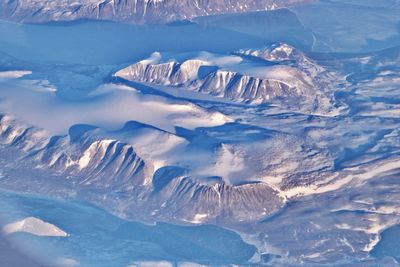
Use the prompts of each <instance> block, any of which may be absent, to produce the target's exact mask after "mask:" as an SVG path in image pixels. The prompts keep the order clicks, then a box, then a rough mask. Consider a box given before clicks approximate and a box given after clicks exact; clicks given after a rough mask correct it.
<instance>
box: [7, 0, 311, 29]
mask: <svg viewBox="0 0 400 267" xmlns="http://www.w3.org/2000/svg"><path fill="white" fill-rule="evenodd" d="M307 2H311V1H310V0H214V1H211V2H210V1H204V0H194V1H193V0H184V1H182V0H128V1H99V0H80V1H70V0H56V1H54V0H53V1H38V0H30V1H6V0H2V1H1V2H0V16H1V17H2V18H5V19H12V20H17V21H24V22H45V21H66V20H78V19H100V20H115V21H128V22H135V23H160V22H161V23H165V22H169V21H174V20H183V19H190V18H192V17H198V16H206V15H215V14H223V13H236V12H249V11H258V10H270V9H276V8H281V7H287V6H291V5H295V4H301V3H307Z"/></svg>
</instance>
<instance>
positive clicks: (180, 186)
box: [0, 115, 284, 223]
mask: <svg viewBox="0 0 400 267" xmlns="http://www.w3.org/2000/svg"><path fill="white" fill-rule="evenodd" d="M135 130H137V131H140V130H141V129H140V128H137V129H135ZM103 134H104V133H101V131H100V130H99V129H97V128H95V127H91V126H88V125H75V126H73V127H71V130H70V132H69V134H68V135H65V136H49V135H48V134H47V133H46V132H45V131H43V130H39V129H37V128H35V127H31V126H29V125H26V124H24V123H21V122H19V121H17V120H14V119H12V118H11V117H9V116H7V115H1V116H0V152H1V153H2V155H3V156H4V158H7V159H8V160H11V162H13V161H14V162H20V161H21V160H23V164H18V163H16V164H15V166H13V164H12V163H10V164H8V165H7V168H10V169H8V171H13V170H15V168H17V169H20V170H22V169H23V168H25V167H26V168H27V169H29V170H35V171H33V173H35V172H36V171H39V172H40V171H43V172H45V173H46V174H47V175H48V176H52V177H53V179H54V177H58V178H57V179H58V180H52V181H53V182H56V183H59V184H64V187H63V189H62V190H63V191H64V192H67V194H83V195H81V197H82V198H83V199H85V200H87V201H91V202H92V203H95V204H97V205H99V206H101V207H104V208H106V209H108V210H110V211H112V212H113V213H121V214H123V215H122V216H127V217H129V216H131V215H132V216H133V217H136V218H141V216H140V215H138V214H137V212H140V213H143V214H144V215H143V218H144V219H146V220H149V214H152V216H153V217H154V218H155V219H157V220H161V219H163V220H169V221H175V220H177V221H180V222H184V221H187V222H190V223H203V222H216V221H220V222H223V223H235V222H236V223H237V222H241V221H255V220H260V219H262V218H264V217H265V216H267V215H269V214H271V213H274V212H275V211H277V210H278V209H279V208H281V207H282V205H283V203H284V199H283V198H282V197H281V196H280V195H279V192H278V191H277V190H275V189H273V188H271V187H270V186H269V185H267V184H265V183H262V182H259V183H247V184H242V185H230V184H227V183H225V182H223V181H222V180H216V181H214V182H213V183H210V182H204V183H203V182H201V181H200V180H197V179H194V178H193V177H191V176H190V173H186V172H185V171H184V170H183V169H182V168H181V167H178V166H165V167H161V168H155V167H154V164H153V162H151V161H147V162H146V161H145V160H144V159H143V158H141V157H140V156H139V155H138V153H137V152H136V151H135V149H134V147H133V146H132V145H130V144H128V143H124V142H122V141H117V140H112V139H106V137H105V136H103ZM10 151H12V152H10ZM33 173H32V174H30V177H29V179H28V180H27V186H29V187H30V189H31V190H33V191H41V190H44V191H46V190H54V191H57V189H55V188H56V187H46V185H45V184H46V183H43V180H42V179H43V178H44V176H41V177H40V178H38V179H39V180H40V182H39V183H38V181H37V180H35V179H36V178H35V175H34V174H33ZM48 183H49V186H50V184H51V183H52V182H51V181H48ZM5 184H7V182H5ZM13 184H14V183H13V181H10V185H11V187H12V186H13ZM3 185H4V183H3ZM38 185H40V186H39V187H38ZM53 185H54V184H53ZM6 187H7V186H6ZM80 192H81V193H80ZM47 193H49V194H51V192H47ZM115 194H117V195H118V197H116V196H115ZM106 199H107V201H105V200H106ZM116 206H119V208H118V209H117V210H116V208H115V207H116ZM121 206H122V207H121ZM178 215H179V216H178Z"/></svg>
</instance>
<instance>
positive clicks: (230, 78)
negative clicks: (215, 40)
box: [115, 43, 343, 114]
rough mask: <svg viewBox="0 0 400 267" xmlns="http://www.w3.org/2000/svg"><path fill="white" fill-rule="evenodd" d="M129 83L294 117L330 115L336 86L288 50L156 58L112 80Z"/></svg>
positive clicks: (329, 77) (331, 76) (317, 68)
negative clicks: (274, 106) (280, 110)
mask: <svg viewBox="0 0 400 267" xmlns="http://www.w3.org/2000/svg"><path fill="white" fill-rule="evenodd" d="M115 76H116V77H120V78H123V79H126V80H129V81H136V82H143V83H149V84H156V85H163V86H173V87H178V88H183V89H188V90H192V91H198V92H201V93H205V94H210V95H213V96H216V97H220V98H227V99H231V100H234V101H238V102H245V103H251V104H263V103H279V104H280V105H283V106H284V107H285V108H287V109H289V110H293V111H300V112H308V113H320V114H335V113H336V112H337V110H335V107H334V105H335V103H334V98H333V96H332V89H331V88H332V87H334V86H335V84H336V83H337V82H338V81H339V80H343V78H339V77H338V76H337V75H335V74H333V73H330V72H328V71H326V70H325V69H324V68H323V67H321V66H319V65H318V64H317V63H316V62H314V61H313V60H311V59H310V58H308V57H307V56H306V55H305V54H304V53H302V52H301V51H299V50H297V49H295V48H294V47H292V46H289V45H288V44H284V43H282V44H277V45H272V46H270V47H265V48H262V49H250V50H239V51H237V52H234V53H233V55H229V56H224V55H215V54H211V53H206V52H202V53H198V54H190V55H187V54H186V55H166V56H163V55H161V54H160V53H158V52H155V53H153V54H152V56H151V57H150V58H148V59H146V60H142V61H140V62H137V63H135V64H132V65H130V66H128V67H126V68H124V69H122V70H120V71H118V72H117V73H116V74H115Z"/></svg>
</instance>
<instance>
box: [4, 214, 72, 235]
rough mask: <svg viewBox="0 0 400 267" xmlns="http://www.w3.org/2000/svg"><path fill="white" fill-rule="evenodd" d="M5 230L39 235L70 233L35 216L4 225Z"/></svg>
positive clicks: (6, 231)
mask: <svg viewBox="0 0 400 267" xmlns="http://www.w3.org/2000/svg"><path fill="white" fill-rule="evenodd" d="M3 232H4V233H6V234H13V233H17V232H25V233H29V234H33V235H37V236H53V237H67V236H68V234H67V233H66V232H64V231H63V230H61V229H60V228H58V227H57V226H55V225H53V224H51V223H48V222H44V221H42V220H41V219H38V218H35V217H27V218H25V219H22V220H20V221H16V222H13V223H10V224H7V225H5V226H4V227H3Z"/></svg>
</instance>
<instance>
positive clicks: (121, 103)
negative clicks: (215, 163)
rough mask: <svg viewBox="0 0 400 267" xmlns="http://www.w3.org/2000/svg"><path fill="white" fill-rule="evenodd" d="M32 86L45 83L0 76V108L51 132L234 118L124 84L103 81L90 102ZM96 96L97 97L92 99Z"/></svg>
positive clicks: (167, 127)
mask: <svg viewBox="0 0 400 267" xmlns="http://www.w3.org/2000/svg"><path fill="white" fill-rule="evenodd" d="M32 88H39V89H40V88H42V86H41V85H40V84H37V83H35V82H32V81H27V80H15V79H9V78H7V79H5V80H0V97H5V98H6V101H5V102H0V112H6V113H11V114H13V116H14V117H16V118H19V119H20V120H22V121H28V122H30V123H31V124H33V125H35V126H37V127H39V128H43V129H45V130H48V132H49V133H50V134H64V133H66V132H67V130H68V129H69V127H70V126H71V125H74V124H78V123H81V124H89V125H97V126H100V127H104V128H106V129H117V128H120V127H121V126H122V125H123V124H124V123H125V122H126V121H131V120H136V121H140V122H143V123H146V124H150V125H154V126H156V127H158V128H160V129H163V130H166V131H170V132H174V131H175V126H181V127H185V128H189V129H193V128H197V127H202V126H218V125H222V124H224V123H226V122H230V121H232V120H231V119H230V118H229V117H228V116H226V115H224V114H222V113H220V112H208V111H207V110H205V109H203V108H201V107H199V106H196V105H195V104H192V103H188V102H184V101H173V100H170V99H167V98H165V97H162V96H150V95H142V94H140V93H139V92H138V91H137V90H134V89H133V88H130V87H127V86H124V85H115V84H107V85H103V86H101V87H99V88H98V89H97V90H96V91H95V92H93V93H92V94H91V95H90V96H89V98H88V101H87V102H76V103H74V102H72V103H71V102H70V103H68V102H61V101H60V100H59V99H58V98H57V96H56V94H54V92H51V91H47V92H44V91H42V92H40V93H39V92H38V91H37V90H32ZM100 96H101V98H99V97H100ZM95 97H97V98H99V99H98V101H96V102H94V101H90V100H91V98H95ZM32 110H34V111H35V112H32ZM121 110H122V111H123V112H121ZM60 114H62V118H63V119H62V120H60V119H59V118H60Z"/></svg>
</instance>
